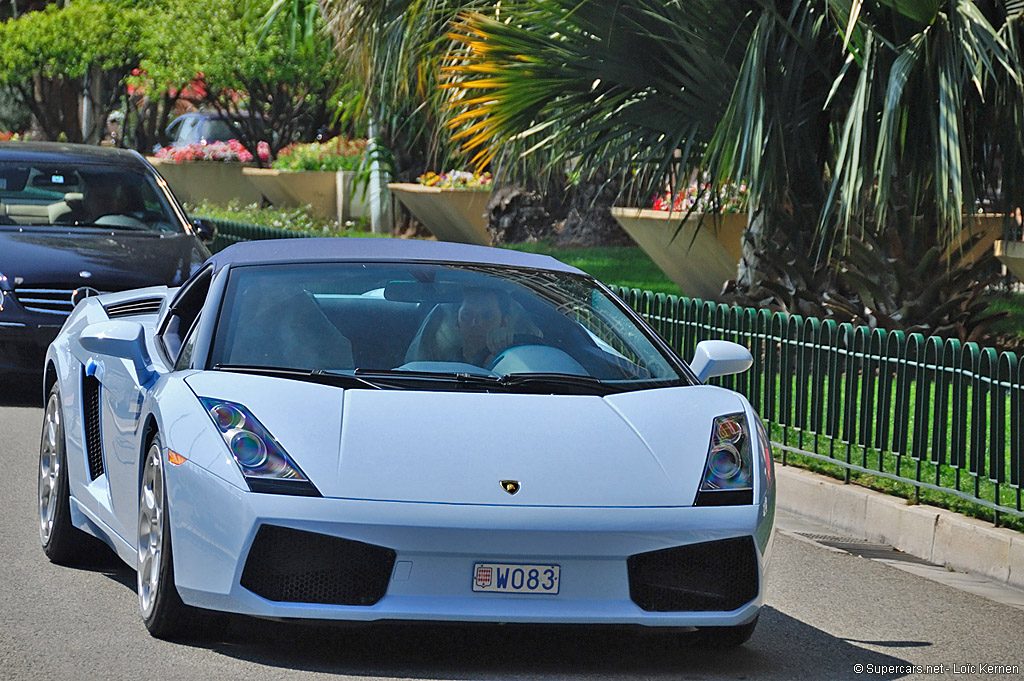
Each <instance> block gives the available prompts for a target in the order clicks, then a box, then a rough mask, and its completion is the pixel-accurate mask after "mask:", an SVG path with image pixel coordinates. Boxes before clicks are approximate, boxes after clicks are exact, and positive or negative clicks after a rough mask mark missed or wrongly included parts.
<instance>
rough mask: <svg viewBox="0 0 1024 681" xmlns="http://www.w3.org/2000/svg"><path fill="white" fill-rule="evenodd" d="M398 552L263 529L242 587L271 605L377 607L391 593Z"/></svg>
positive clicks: (281, 529) (322, 536)
mask: <svg viewBox="0 0 1024 681" xmlns="http://www.w3.org/2000/svg"><path fill="white" fill-rule="evenodd" d="M394 565H395V552H394V551H393V550H391V549H388V548H384V547H383V546H374V545H373V544H366V543H364V542H360V541H353V540H351V539H342V538H340V537H332V536H330V535H325V534H317V533H315V532H305V531H302V530H293V529H290V528H287V527H277V526H274V525H263V526H261V527H260V529H259V531H258V532H257V533H256V539H255V540H254V541H253V543H252V548H251V549H249V557H248V558H247V559H246V561H245V570H243V572H242V581H241V584H242V586H243V587H245V588H246V589H248V590H249V591H252V592H253V593H255V594H257V595H258V596H262V597H263V598H266V599H267V600H271V601H283V602H289V603H324V604H328V605H373V604H374V603H376V602H377V601H379V600H380V599H381V598H383V597H384V593H385V592H386V591H387V588H388V582H389V581H390V579H391V571H392V569H393V568H394Z"/></svg>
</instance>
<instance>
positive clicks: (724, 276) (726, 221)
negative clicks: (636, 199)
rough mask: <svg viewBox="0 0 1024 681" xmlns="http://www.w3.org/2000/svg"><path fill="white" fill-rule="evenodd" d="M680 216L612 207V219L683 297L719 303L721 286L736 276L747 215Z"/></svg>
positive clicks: (663, 212)
mask: <svg viewBox="0 0 1024 681" xmlns="http://www.w3.org/2000/svg"><path fill="white" fill-rule="evenodd" d="M684 215H685V214H684V213H668V212H666V211H660V210H648V209H641V208H612V216H613V217H614V218H615V219H616V220H618V221H619V224H620V225H622V228H623V229H625V230H626V233H627V234H629V236H631V237H633V241H635V242H636V243H637V245H638V246H640V248H642V249H644V252H645V253H647V255H648V256H649V257H650V258H651V260H653V261H654V264H656V265H657V266H658V267H660V268H661V270H662V271H663V272H664V273H665V274H666V275H668V278H669V279H671V280H672V281H673V282H675V284H676V285H677V286H678V287H679V289H680V290H681V291H682V292H683V295H684V296H687V297H689V298H701V299H703V300H718V299H719V297H720V295H721V291H722V284H723V283H724V282H725V281H727V280H729V279H735V278H736V268H737V266H738V265H739V262H740V258H741V256H742V236H743V230H744V229H746V227H747V214H746V213H729V214H725V215H715V214H710V213H709V214H706V215H704V216H700V215H692V216H690V217H689V218H687V219H686V220H685V222H684V220H683V218H684ZM701 217H703V223H702V224H700V229H698V228H697V226H698V223H700V221H701ZM680 227H681V228H680ZM677 231H678V233H677Z"/></svg>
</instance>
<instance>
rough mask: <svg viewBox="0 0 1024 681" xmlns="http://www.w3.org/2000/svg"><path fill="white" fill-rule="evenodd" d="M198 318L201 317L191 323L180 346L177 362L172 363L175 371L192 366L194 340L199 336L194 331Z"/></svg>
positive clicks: (194, 347)
mask: <svg viewBox="0 0 1024 681" xmlns="http://www.w3.org/2000/svg"><path fill="white" fill-rule="evenodd" d="M200 318H201V317H197V318H196V320H195V321H194V322H192V328H191V330H189V332H188V335H187V336H186V337H185V343H184V344H183V345H182V346H181V351H180V352H179V353H178V360H177V361H176V362H175V363H174V370H175V371H181V370H182V369H188V368H189V367H190V366H191V365H192V353H193V352H195V349H196V338H198V337H199V334H198V333H196V329H198V328H199V319H200Z"/></svg>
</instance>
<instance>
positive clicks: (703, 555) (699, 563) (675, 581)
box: [627, 537, 758, 612]
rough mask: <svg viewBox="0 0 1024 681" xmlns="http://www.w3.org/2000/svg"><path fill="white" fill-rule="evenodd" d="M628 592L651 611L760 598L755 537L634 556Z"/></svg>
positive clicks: (722, 608) (725, 606)
mask: <svg viewBox="0 0 1024 681" xmlns="http://www.w3.org/2000/svg"><path fill="white" fill-rule="evenodd" d="M627 566H628V569H629V596H630V598H632V599H633V602H634V603H636V604H637V605H639V606H640V607H641V608H643V609H644V610H647V611H649V612H695V611H696V612H709V611H715V612H727V611H730V610H735V609H736V608H739V607H740V606H742V605H745V604H747V603H749V602H750V601H752V600H753V599H754V598H756V597H757V589H758V575H757V553H756V549H755V548H754V539H753V538H752V537H737V538H735V539H724V540H722V541H711V542H704V543H701V544H691V545H689V546H678V547H675V548H671V549H663V550H661V551H652V552H650V553H639V554H637V555H635V556H630V558H629V560H628V561H627Z"/></svg>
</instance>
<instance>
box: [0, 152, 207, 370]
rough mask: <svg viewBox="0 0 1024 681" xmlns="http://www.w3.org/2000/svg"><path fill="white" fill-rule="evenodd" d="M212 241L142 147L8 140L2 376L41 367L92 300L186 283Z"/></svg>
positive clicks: (0, 303) (2, 161)
mask: <svg viewBox="0 0 1024 681" xmlns="http://www.w3.org/2000/svg"><path fill="white" fill-rule="evenodd" d="M212 237H213V233H212V230H211V229H210V228H208V227H207V226H206V225H204V224H201V223H198V224H193V223H191V222H190V221H189V219H188V217H187V216H186V215H185V212H184V210H183V209H182V208H181V206H180V204H179V203H178V202H177V200H176V199H175V198H174V196H173V195H172V194H171V192H170V190H169V189H168V188H167V183H166V182H165V181H164V180H163V178H161V177H160V175H159V174H158V173H157V172H156V170H154V169H153V166H152V165H150V164H149V162H147V161H146V159H145V158H143V157H142V156H141V155H139V154H138V153H136V152H134V151H127V150H123V149H113V148H104V147H93V146H85V145H75V144H58V143H49V142H0V372H7V371H16V370H20V371H42V368H43V364H42V362H43V356H44V353H45V351H46V347H47V346H48V345H49V344H50V341H52V340H53V339H54V337H55V336H56V335H57V331H59V330H60V327H61V326H62V325H63V323H64V319H65V318H66V317H67V316H68V314H69V313H70V312H71V310H72V308H74V306H75V304H76V303H77V302H79V301H80V300H81V299H82V298H84V297H88V296H90V295H97V294H98V293H104V292H112V291H122V290H125V289H132V288H139V287H145V286H156V285H166V286H177V285H179V284H181V283H182V282H184V281H185V280H186V279H188V277H189V275H191V274H192V272H193V271H195V269H196V268H198V267H199V265H200V264H202V263H203V262H204V261H205V260H206V259H207V258H208V257H209V255H210V253H209V251H208V250H207V248H206V246H205V245H204V243H203V242H204V241H208V240H209V239H211V238H212ZM140 311H141V310H127V311H125V312H126V313H129V314H130V313H138V312H140Z"/></svg>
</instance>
